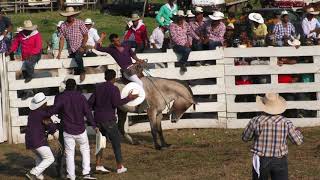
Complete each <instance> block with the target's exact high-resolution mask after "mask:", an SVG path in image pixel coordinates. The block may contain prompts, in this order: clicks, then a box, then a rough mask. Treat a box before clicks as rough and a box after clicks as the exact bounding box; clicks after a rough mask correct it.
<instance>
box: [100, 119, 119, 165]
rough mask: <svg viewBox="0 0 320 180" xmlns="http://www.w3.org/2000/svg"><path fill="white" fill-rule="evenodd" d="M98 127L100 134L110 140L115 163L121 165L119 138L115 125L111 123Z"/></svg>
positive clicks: (101, 124)
mask: <svg viewBox="0 0 320 180" xmlns="http://www.w3.org/2000/svg"><path fill="white" fill-rule="evenodd" d="M98 125H99V129H100V132H101V134H102V135H103V136H105V137H106V138H108V139H109V140H110V142H111V145H112V149H113V153H114V156H115V158H116V161H117V163H122V155H121V138H120V133H119V130H118V125H117V123H116V122H114V121H113V122H107V123H106V122H105V123H99V124H98Z"/></svg>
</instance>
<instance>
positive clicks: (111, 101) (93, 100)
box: [89, 69, 138, 173]
mask: <svg viewBox="0 0 320 180" xmlns="http://www.w3.org/2000/svg"><path fill="white" fill-rule="evenodd" d="M115 78H116V72H115V71H114V70H111V69H108V70H106V72H105V80H106V82H104V83H100V84H97V85H96V90H95V92H94V93H93V94H92V96H91V97H90V99H89V104H90V107H91V108H92V109H93V110H94V120H95V122H96V123H97V126H98V127H99V129H100V132H101V134H102V135H103V136H106V137H108V138H109V139H110V141H111V144H112V148H113V152H114V155H115V157H116V162H117V173H124V172H126V171H127V168H125V167H124V166H123V165H122V156H121V145H120V135H119V130H118V126H117V119H116V116H115V110H116V108H117V107H119V106H122V105H124V104H126V103H128V102H129V101H131V100H134V99H136V98H137V97H138V96H137V95H132V93H130V94H129V95H128V97H126V98H124V99H121V97H120V91H119V89H118V88H117V87H116V86H115V85H114V82H115ZM101 159H102V151H100V152H99V153H98V154H97V156H96V169H104V168H103V166H101Z"/></svg>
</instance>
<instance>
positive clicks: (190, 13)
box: [186, 10, 195, 18]
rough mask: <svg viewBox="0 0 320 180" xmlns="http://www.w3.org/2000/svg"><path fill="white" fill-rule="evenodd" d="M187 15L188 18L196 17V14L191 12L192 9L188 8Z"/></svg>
mask: <svg viewBox="0 0 320 180" xmlns="http://www.w3.org/2000/svg"><path fill="white" fill-rule="evenodd" d="M186 14H187V17H188V18H192V17H195V15H194V14H193V13H192V12H191V10H187V13H186Z"/></svg>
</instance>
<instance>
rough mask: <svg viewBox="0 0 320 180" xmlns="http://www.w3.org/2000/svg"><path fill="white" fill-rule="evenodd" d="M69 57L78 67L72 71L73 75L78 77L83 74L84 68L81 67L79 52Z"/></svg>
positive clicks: (81, 57)
mask: <svg viewBox="0 0 320 180" xmlns="http://www.w3.org/2000/svg"><path fill="white" fill-rule="evenodd" d="M70 57H71V58H74V60H75V61H76V63H77V66H78V67H76V68H75V69H74V74H75V75H79V74H81V73H84V72H85V70H84V66H83V53H82V52H80V51H79V50H77V51H76V52H74V53H72V54H70Z"/></svg>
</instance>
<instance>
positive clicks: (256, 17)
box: [249, 13, 264, 24]
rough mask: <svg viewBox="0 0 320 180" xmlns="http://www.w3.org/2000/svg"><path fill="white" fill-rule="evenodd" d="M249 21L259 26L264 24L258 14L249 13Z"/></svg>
mask: <svg viewBox="0 0 320 180" xmlns="http://www.w3.org/2000/svg"><path fill="white" fill-rule="evenodd" d="M249 19H250V20H251V21H254V22H257V23H259V24H263V23H264V19H263V17H262V16H261V14H259V13H250V14H249Z"/></svg>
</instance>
